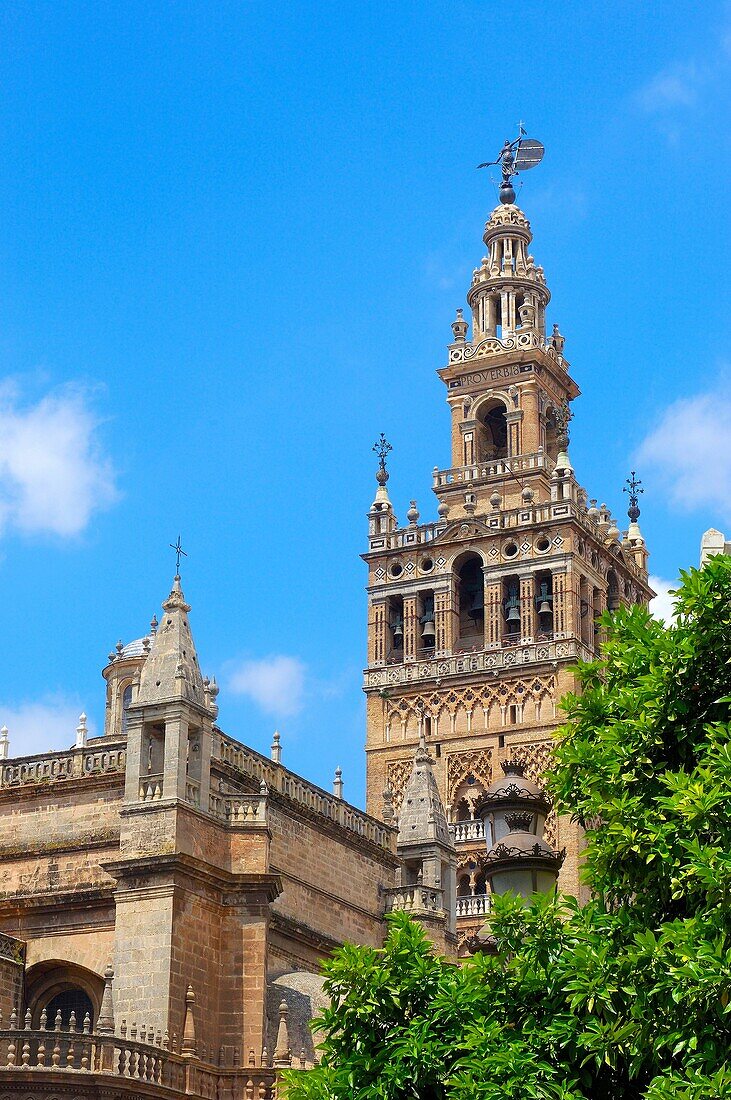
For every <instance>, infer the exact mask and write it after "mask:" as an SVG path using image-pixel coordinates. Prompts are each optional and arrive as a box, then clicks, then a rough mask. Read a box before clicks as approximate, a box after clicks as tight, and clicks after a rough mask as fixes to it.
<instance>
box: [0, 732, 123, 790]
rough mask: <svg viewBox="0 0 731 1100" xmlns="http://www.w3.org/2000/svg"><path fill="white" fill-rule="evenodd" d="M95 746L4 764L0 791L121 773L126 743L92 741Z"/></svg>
mask: <svg viewBox="0 0 731 1100" xmlns="http://www.w3.org/2000/svg"><path fill="white" fill-rule="evenodd" d="M94 740H95V741H97V742H98V744H97V745H94V744H91V743H90V744H89V745H87V746H85V747H83V748H78V749H66V750H63V751H61V752H44V753H39V754H38V755H35V756H24V757H21V758H18V759H16V760H8V761H7V762H5V763H3V764H2V766H1V767H0V787H17V786H23V785H25V784H27V783H54V782H57V781H59V780H64V779H75V778H85V777H89V776H94V775H104V774H106V773H113V772H122V773H123V772H124V769H125V762H126V742H125V741H122V740H116V739H115V740H113V739H112V738H101V737H100V738H95V739H94Z"/></svg>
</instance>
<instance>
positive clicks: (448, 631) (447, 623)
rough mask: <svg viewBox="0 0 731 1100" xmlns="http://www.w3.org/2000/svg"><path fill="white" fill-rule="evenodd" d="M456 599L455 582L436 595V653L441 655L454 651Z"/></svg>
mask: <svg viewBox="0 0 731 1100" xmlns="http://www.w3.org/2000/svg"><path fill="white" fill-rule="evenodd" d="M454 598H455V597H454V582H452V583H451V584H450V586H449V588H446V589H441V590H438V591H436V592H435V593H434V629H435V631H436V646H435V650H434V652H435V653H437V654H439V655H444V654H446V653H452V651H453V650H454V641H455V636H456V629H455V627H456V622H455V620H456V612H455V609H454Z"/></svg>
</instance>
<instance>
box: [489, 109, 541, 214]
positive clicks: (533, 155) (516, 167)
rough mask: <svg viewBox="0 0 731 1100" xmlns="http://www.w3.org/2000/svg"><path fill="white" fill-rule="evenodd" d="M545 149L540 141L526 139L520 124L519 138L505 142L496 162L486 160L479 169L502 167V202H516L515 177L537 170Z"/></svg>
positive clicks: (520, 123)
mask: <svg viewBox="0 0 731 1100" xmlns="http://www.w3.org/2000/svg"><path fill="white" fill-rule="evenodd" d="M544 152H545V149H544V148H543V145H542V143H541V142H540V141H536V140H535V138H529V137H526V131H525V130H524V129H523V123H522V122H519V123H518V136H517V138H515V140H514V141H510V140H509V139H506V140H505V143H504V144H503V147H502V149H501V150H500V152H499V153H498V155H497V159H496V160H486V161H485V162H484V164H478V165H477V167H478V168H491V167H493V166H494V165H498V164H499V165H500V171H501V172H502V174H503V182H502V183H501V184H500V202H503V203H511V202H515V188H514V187H513V176H517V175H518V174H519V173H520V172H526V171H527V170H528V169H529V168H535V166H536V165H537V164H540V163H541V161H542V160H543V154H544Z"/></svg>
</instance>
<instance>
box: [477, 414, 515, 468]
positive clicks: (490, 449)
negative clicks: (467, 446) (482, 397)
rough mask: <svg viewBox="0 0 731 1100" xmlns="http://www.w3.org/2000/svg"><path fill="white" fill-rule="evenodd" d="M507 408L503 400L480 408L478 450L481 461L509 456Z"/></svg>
mask: <svg viewBox="0 0 731 1100" xmlns="http://www.w3.org/2000/svg"><path fill="white" fill-rule="evenodd" d="M506 413H507V410H506V408H505V405H504V404H503V403H502V401H497V400H494V401H491V402H490V403H489V404H488V405H483V406H482V407H481V408H480V410H479V418H478V421H477V425H478V430H477V439H478V443H477V451H478V460H479V461H480V462H491V461H493V460H494V459H496V458H507V457H508V422H507V417H506Z"/></svg>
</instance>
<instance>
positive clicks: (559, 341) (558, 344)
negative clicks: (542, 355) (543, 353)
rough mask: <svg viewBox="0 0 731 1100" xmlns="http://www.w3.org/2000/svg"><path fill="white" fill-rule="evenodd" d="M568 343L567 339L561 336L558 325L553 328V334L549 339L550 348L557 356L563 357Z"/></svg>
mask: <svg viewBox="0 0 731 1100" xmlns="http://www.w3.org/2000/svg"><path fill="white" fill-rule="evenodd" d="M565 343H566V339H565V337H563V336H562V335H561V333H560V332H559V330H558V325H554V326H553V332H552V333H551V335H550V337H549V339H548V346H549V347H551V348H553V350H554V351H555V352H556V354H557V355H563V349H564V344H565Z"/></svg>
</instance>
